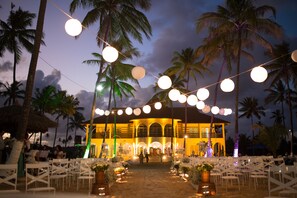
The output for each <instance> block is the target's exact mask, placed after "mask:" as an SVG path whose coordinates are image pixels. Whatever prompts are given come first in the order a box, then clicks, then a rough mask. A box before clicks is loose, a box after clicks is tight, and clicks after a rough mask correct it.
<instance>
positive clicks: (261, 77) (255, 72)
mask: <svg viewBox="0 0 297 198" xmlns="http://www.w3.org/2000/svg"><path fill="white" fill-rule="evenodd" d="M250 75H251V78H252V79H253V81H255V82H257V83H261V82H264V81H265V80H266V78H267V77H268V72H267V70H266V69H265V68H264V67H261V66H257V67H254V68H253V69H252V71H251V74H250Z"/></svg>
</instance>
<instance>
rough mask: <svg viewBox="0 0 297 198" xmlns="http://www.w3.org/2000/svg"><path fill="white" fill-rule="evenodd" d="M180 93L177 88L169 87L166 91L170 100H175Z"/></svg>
mask: <svg viewBox="0 0 297 198" xmlns="http://www.w3.org/2000/svg"><path fill="white" fill-rule="evenodd" d="M179 95H180V92H179V90H177V89H171V90H170V91H169V93H168V97H169V98H170V100H172V101H177V100H178V97H179Z"/></svg>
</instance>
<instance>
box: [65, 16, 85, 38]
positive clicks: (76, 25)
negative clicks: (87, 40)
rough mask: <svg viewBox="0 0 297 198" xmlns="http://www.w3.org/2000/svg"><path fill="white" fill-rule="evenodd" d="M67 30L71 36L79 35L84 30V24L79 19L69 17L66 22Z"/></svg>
mask: <svg viewBox="0 0 297 198" xmlns="http://www.w3.org/2000/svg"><path fill="white" fill-rule="evenodd" d="M65 31H66V33H67V34H69V35H70V36H78V35H79V34H80V33H81V31H82V25H81V23H80V22H79V20H77V19H69V20H68V21H66V23H65Z"/></svg>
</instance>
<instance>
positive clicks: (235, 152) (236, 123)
mask: <svg viewBox="0 0 297 198" xmlns="http://www.w3.org/2000/svg"><path fill="white" fill-rule="evenodd" d="M240 57H241V30H239V32H238V52H237V66H236V87H235V90H236V91H235V92H236V93H235V127H234V153H233V156H234V157H238V148H239V131H238V103H239V74H240Z"/></svg>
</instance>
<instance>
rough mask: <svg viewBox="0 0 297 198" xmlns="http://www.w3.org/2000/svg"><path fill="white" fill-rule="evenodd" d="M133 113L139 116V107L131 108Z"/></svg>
mask: <svg viewBox="0 0 297 198" xmlns="http://www.w3.org/2000/svg"><path fill="white" fill-rule="evenodd" d="M133 113H134V115H136V116H139V115H140V114H141V109H140V108H136V109H134V110H133Z"/></svg>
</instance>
